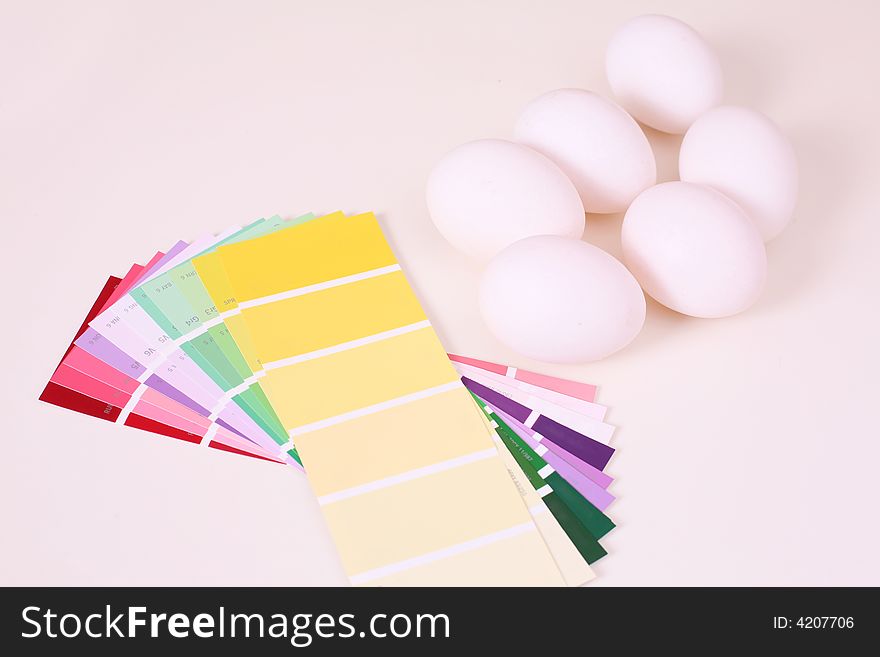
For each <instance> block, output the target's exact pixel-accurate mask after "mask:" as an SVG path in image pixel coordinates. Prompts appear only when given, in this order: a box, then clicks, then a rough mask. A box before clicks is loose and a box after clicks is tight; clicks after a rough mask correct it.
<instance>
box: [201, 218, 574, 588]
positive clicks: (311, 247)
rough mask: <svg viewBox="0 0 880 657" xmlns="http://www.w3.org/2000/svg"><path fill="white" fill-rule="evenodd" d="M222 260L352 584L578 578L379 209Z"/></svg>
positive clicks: (245, 245)
mask: <svg viewBox="0 0 880 657" xmlns="http://www.w3.org/2000/svg"><path fill="white" fill-rule="evenodd" d="M217 254H218V255H219V257H220V259H221V262H222V265H223V269H224V271H225V273H226V275H227V279H228V282H229V286H230V289H231V293H232V294H231V296H232V297H234V298H235V300H236V302H237V304H238V308H239V309H240V310H241V314H240V318H241V322H240V327H239V328H240V329H241V332H240V336H234V337H236V340H238V339H239V337H240V339H241V340H242V341H246V342H248V343H249V344H250V345H252V347H253V357H254V359H255V360H256V361H258V362H260V363H262V365H263V367H264V371H265V376H264V377H263V378H262V379H260V381H261V386H262V387H263V389H264V390H265V392H266V395H267V397H268V398H269V400H270V402H271V403H272V406H273V408H274V410H275V411H276V413H277V415H278V417H279V418H280V419H281V421H282V424H283V425H284V427H285V428H287V429H288V430H289V431H290V432H291V436H292V438H293V440H294V442H295V443H296V445H297V449H298V451H299V454H300V456H301V457H302V460H303V465H304V466H305V468H306V472H307V474H308V475H309V477H310V479H311V481H312V484H313V486H314V487H315V490H316V492H317V493H318V495H319V501H320V502H321V504H322V510H323V512H324V515H325V517H326V519H327V523H328V526H329V527H330V531H331V532H332V534H333V537H334V539H335V541H336V544H337V547H338V549H339V553H340V556H341V558H342V561H343V564H344V565H345V569H346V572H347V573H348V574H349V576H350V577H351V579H352V582H354V583H358V584H368V583H370V582H371V581H374V580H375V581H380V580H382V578H388V577H392V576H394V577H398V578H400V577H403V578H404V579H405V580H406V583H408V584H414V585H419V584H421V585H429V584H430V583H438V584H439V583H446V584H450V583H459V584H467V583H473V584H477V583H488V582H499V583H500V582H504V583H507V584H510V585H524V584H543V585H560V584H563V583H564V581H563V578H562V575H561V574H560V571H559V569H558V567H557V566H556V562H555V561H554V560H553V557H552V556H551V553H550V551H549V550H548V549H547V546H546V544H545V543H544V542H543V540H542V539H541V535H540V534H539V532H538V531H537V527H536V525H535V523H534V522H533V521H532V519H531V516H530V514H529V510H528V508H527V507H526V505H525V504H524V503H523V500H522V499H521V497H520V495H519V493H518V492H517V488H516V486H515V485H514V484H513V482H512V481H511V478H510V475H509V474H508V472H507V470H506V468H505V466H504V464H503V463H502V461H501V459H500V458H499V456H498V452H497V451H496V449H495V447H494V444H493V443H492V439H491V433H490V432H489V431H488V430H487V428H486V425H485V424H484V418H483V415H482V414H481V413H480V412H479V411H478V410H477V409H476V407H475V406H474V404H473V401H472V400H471V398H470V396H469V395H468V394H467V393H466V391H465V390H464V387H463V386H462V385H461V382H460V381H459V380H458V376H457V374H456V372H455V370H454V369H453V368H452V366H451V365H450V363H449V360H448V358H447V356H446V352H445V350H444V348H443V346H442V345H441V344H440V341H439V340H438V339H437V336H436V334H435V333H434V331H433V329H432V328H431V327H430V324H429V323H428V322H427V320H426V318H425V315H424V312H423V311H422V309H421V307H420V305H419V303H418V301H417V299H416V297H415V295H414V294H413V292H412V290H411V289H410V287H409V285H408V284H407V282H406V279H405V277H404V276H403V274H402V273H401V272H400V271H399V265H398V264H397V261H396V259H395V258H394V254H393V253H392V251H391V249H390V247H389V246H388V244H387V242H386V241H385V238H384V236H383V235H382V231H381V229H380V228H379V225H378V222H377V221H376V219H375V217H374V216H373V215H372V214H365V215H358V216H355V217H349V218H346V217H344V216H342V215H341V214H338V215H330V216H327V217H322V218H320V219H316V220H313V221H309V222H307V223H305V224H301V225H299V226H296V227H293V228H289V229H285V230H281V231H278V232H276V233H273V234H270V235H266V236H264V237H260V238H257V239H254V240H250V241H247V242H241V243H237V244H230V245H226V246H222V247H220V248H218V250H217ZM428 424H430V426H428ZM502 545H509V546H510V549H506V550H502V549H500V547H501V546H502ZM492 546H495V547H492ZM524 560H527V563H528V566H527V567H524ZM452 571H454V572H456V573H458V575H457V576H456V577H450V576H448V573H449V572H452ZM405 572H409V575H404V574H403V573H405ZM444 573H446V574H447V575H444Z"/></svg>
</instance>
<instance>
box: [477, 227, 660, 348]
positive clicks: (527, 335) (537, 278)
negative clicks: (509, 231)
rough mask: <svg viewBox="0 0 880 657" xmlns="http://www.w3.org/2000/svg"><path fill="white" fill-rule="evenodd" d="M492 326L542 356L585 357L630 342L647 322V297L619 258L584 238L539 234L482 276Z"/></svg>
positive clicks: (509, 340)
mask: <svg viewBox="0 0 880 657" xmlns="http://www.w3.org/2000/svg"><path fill="white" fill-rule="evenodd" d="M480 310H481V311H482V314H483V318H484V319H485V321H486V324H487V325H488V327H489V330H490V331H491V332H492V333H493V334H494V335H495V336H496V337H497V338H498V339H499V340H500V341H501V342H503V343H504V344H506V345H507V346H509V347H510V348H511V349H513V350H514V351H517V352H519V353H520V354H522V355H524V356H527V357H529V358H534V359H536V360H544V361H550V362H554V363H581V362H587V361H594V360H599V359H600V358H604V357H605V356H608V355H609V354H612V353H614V352H615V351H617V350H618V349H621V348H622V347H625V346H626V345H627V344H629V343H630V342H631V341H632V339H633V338H635V337H636V335H637V334H638V332H639V331H640V330H641V328H642V325H643V324H644V322H645V296H644V294H642V291H641V289H639V284H638V283H636V281H635V279H634V278H633V277H632V275H631V274H630V273H629V272H628V271H627V270H626V267H624V266H623V265H622V264H621V263H620V262H619V261H617V260H616V259H614V258H613V257H612V256H610V255H609V254H607V253H605V251H602V250H601V249H599V248H598V247H595V246H593V245H592V244H587V243H586V242H581V241H580V240H576V239H571V238H566V237H557V236H553V235H541V236H538V237H529V238H527V239H524V240H520V241H519V242H516V243H515V244H512V245H510V246H508V247H507V248H506V249H504V251H502V252H501V253H499V254H498V255H497V256H495V258H494V259H493V260H492V261H491V262H490V263H489V265H488V267H487V268H486V271H485V272H484V274H483V278H482V280H481V282H480Z"/></svg>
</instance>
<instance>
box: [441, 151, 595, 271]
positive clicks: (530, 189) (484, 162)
mask: <svg viewBox="0 0 880 657" xmlns="http://www.w3.org/2000/svg"><path fill="white" fill-rule="evenodd" d="M427 202H428V211H429V212H430V214H431V219H433V220H434V225H436V226H437V229H438V230H439V231H440V233H441V234H442V235H443V237H445V238H446V239H447V240H448V241H449V242H450V243H451V244H452V245H453V246H454V247H456V248H457V249H459V250H460V251H463V252H464V253H466V254H468V255H470V256H472V257H474V258H478V259H481V260H488V259H489V258H491V257H492V256H493V255H495V254H496V253H498V252H499V251H500V250H501V249H503V248H504V247H506V246H507V245H509V244H512V243H513V242H516V241H517V240H521V239H523V238H524V237H531V236H532V235H565V236H567V237H580V236H581V235H583V233H584V207H583V205H582V204H581V199H580V197H579V196H578V193H577V190H576V189H575V188H574V185H573V184H572V182H571V181H570V180H569V179H568V178H567V177H566V176H565V174H564V173H562V170H561V169H560V168H559V167H558V166H557V165H556V164H554V163H553V162H552V161H550V159H548V158H547V157H546V156H545V155H541V154H540V153H538V152H537V151H535V150H533V149H531V148H529V147H527V146H523V145H522V144H515V143H513V142H510V141H503V140H500V139H483V140H480V141H472V142H470V143H467V144H464V145H462V146H459V147H458V148H456V149H455V150H453V151H451V152H450V153H447V154H446V155H445V156H444V157H443V159H441V160H440V161H439V162H438V163H437V165H436V166H435V167H434V170H433V171H431V175H430V176H429V178H428V186H427Z"/></svg>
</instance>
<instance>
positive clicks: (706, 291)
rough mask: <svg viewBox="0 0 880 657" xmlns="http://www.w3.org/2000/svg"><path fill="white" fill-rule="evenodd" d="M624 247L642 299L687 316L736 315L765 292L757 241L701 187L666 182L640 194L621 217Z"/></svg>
mask: <svg viewBox="0 0 880 657" xmlns="http://www.w3.org/2000/svg"><path fill="white" fill-rule="evenodd" d="M621 244H622V246H623V256H624V262H625V263H626V266H627V267H629V270H630V271H631V272H632V273H633V275H634V276H635V277H636V279H637V280H638V281H639V283H640V284H641V286H642V288H643V289H644V290H645V292H646V293H647V294H648V295H650V296H651V297H653V298H654V299H656V300H657V301H658V302H660V303H661V304H663V305H664V306H666V307H668V308H671V309H672V310H676V311H678V312H680V313H683V314H685V315H691V316H694V317H726V316H728V315H734V314H736V313H739V312H741V311H743V310H745V309H746V308H748V307H749V306H751V305H752V304H753V303H754V302H755V301H756V300H757V299H758V297H759V296H760V294H761V291H762V290H763V288H764V281H765V279H766V276H767V254H766V251H765V249H764V241H763V240H762V239H761V234H760V233H759V232H758V229H757V228H756V227H755V225H754V224H753V223H752V221H751V219H750V218H749V217H748V216H747V215H746V213H745V212H743V210H742V209H741V208H740V207H739V206H738V205H737V204H736V203H734V202H733V201H731V200H730V199H729V198H727V197H726V196H724V195H723V194H721V192H718V191H716V190H714V189H712V188H711V187H706V186H705V185H697V184H694V183H686V182H668V183H662V184H660V185H656V186H654V187H651V188H650V189H648V190H646V191H644V192H642V193H641V194H640V195H639V196H638V197H637V198H636V200H635V201H633V203H632V205H631V206H630V208H629V210H627V212H626V216H625V217H624V220H623V228H622V230H621Z"/></svg>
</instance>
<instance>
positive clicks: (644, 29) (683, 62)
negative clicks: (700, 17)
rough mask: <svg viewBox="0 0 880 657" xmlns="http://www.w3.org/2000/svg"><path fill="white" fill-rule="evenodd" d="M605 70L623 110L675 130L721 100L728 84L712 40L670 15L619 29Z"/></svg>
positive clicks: (684, 127) (639, 19) (655, 125)
mask: <svg viewBox="0 0 880 657" xmlns="http://www.w3.org/2000/svg"><path fill="white" fill-rule="evenodd" d="M605 73H606V75H607V76H608V82H609V84H610V85H611V89H612V90H613V91H614V96H615V97H616V98H617V102H619V103H620V104H621V105H622V106H623V108H624V109H626V110H627V111H628V112H629V113H630V114H632V115H633V116H634V117H636V118H637V119H638V120H639V121H641V122H642V123H644V124H646V125H649V126H651V127H652V128H656V129H657V130H661V131H662V132H671V133H673V134H680V133H682V132H684V131H685V130H687V129H688V127H689V126H690V125H691V123H693V122H694V121H695V120H696V119H697V117H698V116H700V114H703V113H704V112H705V111H706V110H708V109H710V108H712V107H714V106H715V105H717V104H718V103H720V102H721V96H722V92H723V87H724V77H723V75H722V73H721V63H720V62H719V61H718V57H717V56H716V55H715V52H714V51H713V50H712V48H710V47H709V44H708V43H706V41H705V40H704V39H703V37H701V36H700V35H699V34H698V33H697V32H696V31H695V30H694V29H693V28H692V27H690V26H689V25H687V24H686V23H682V22H681V21H680V20H677V19H675V18H671V17H670V16H658V15H647V16H638V17H637V18H633V19H632V20H629V21H627V22H626V23H624V24H623V25H622V26H621V27H620V28H618V30H617V32H615V33H614V36H613V37H612V38H611V41H610V42H609V44H608V48H607V50H606V51H605Z"/></svg>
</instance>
